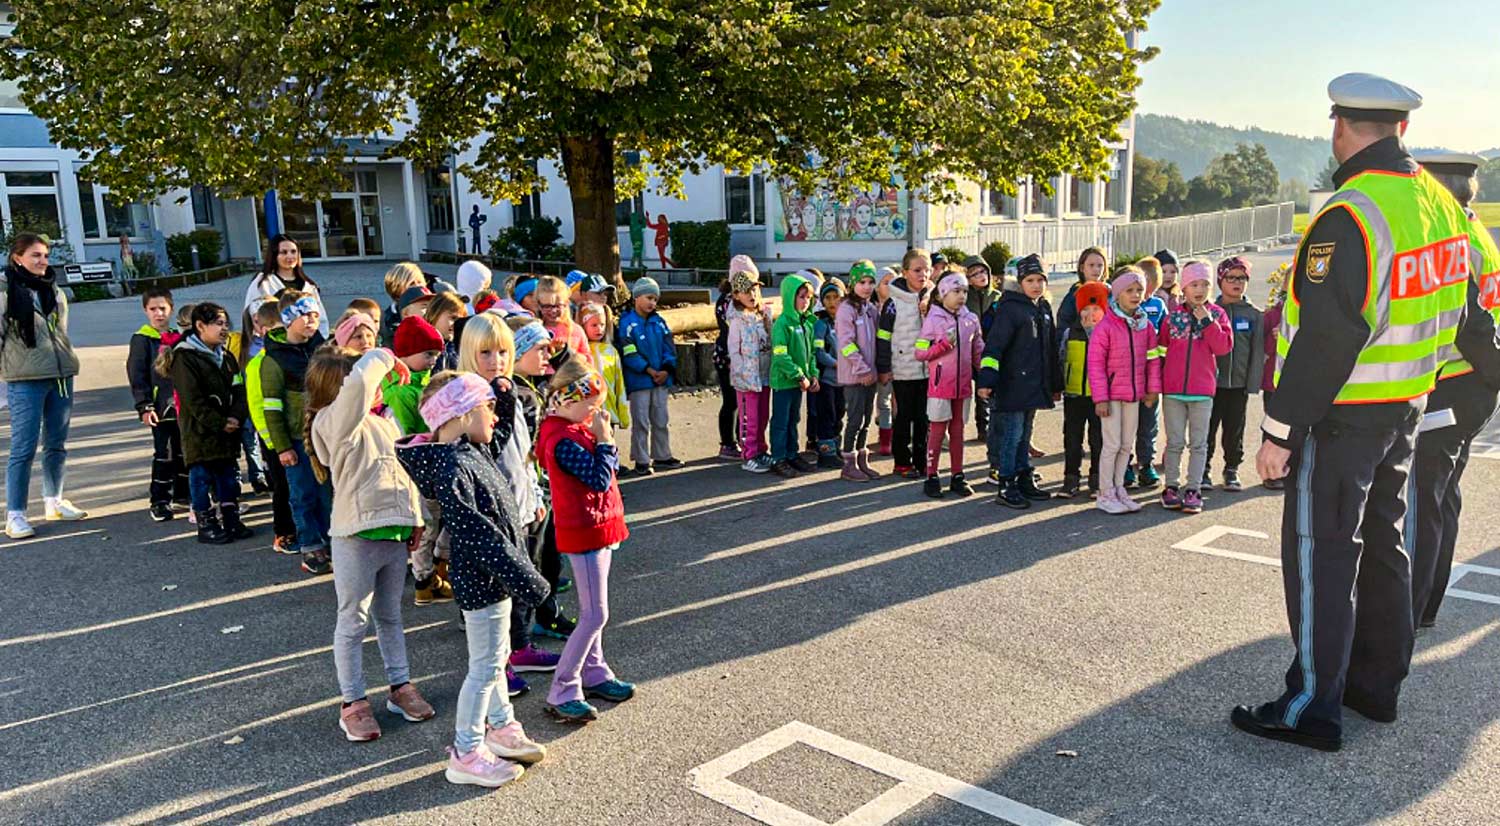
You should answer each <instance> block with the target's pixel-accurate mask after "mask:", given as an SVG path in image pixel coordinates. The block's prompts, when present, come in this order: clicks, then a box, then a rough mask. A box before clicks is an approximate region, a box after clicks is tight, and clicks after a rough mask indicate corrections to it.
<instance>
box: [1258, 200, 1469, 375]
mask: <svg viewBox="0 0 1500 826" xmlns="http://www.w3.org/2000/svg"><path fill="white" fill-rule="evenodd" d="M1337 208H1343V209H1347V210H1348V212H1349V214H1350V215H1351V216H1352V217H1353V218H1354V221H1355V223H1356V224H1357V225H1358V226H1359V229H1360V232H1361V233H1363V235H1364V239H1365V253H1366V256H1367V259H1368V260H1369V262H1370V268H1369V272H1368V273H1367V274H1366V279H1367V282H1368V283H1367V286H1366V300H1365V306H1364V308H1363V310H1362V315H1363V317H1364V320H1365V323H1366V324H1368V325H1369V327H1370V337H1369V339H1367V340H1366V341H1365V346H1364V348H1363V349H1361V350H1360V352H1359V357H1358V358H1357V359H1356V361H1355V364H1354V369H1353V370H1352V371H1351V372H1350V374H1349V378H1348V380H1347V381H1346V382H1345V383H1344V386H1343V387H1342V388H1340V389H1339V392H1338V395H1337V396H1336V397H1335V398H1334V404H1368V403H1380V402H1396V401H1407V400H1409V399H1414V398H1417V397H1419V396H1423V395H1425V394H1426V393H1428V392H1429V391H1430V390H1432V387H1433V385H1434V383H1435V382H1436V379H1437V372H1438V367H1439V366H1441V365H1442V364H1444V363H1445V362H1447V361H1449V360H1450V359H1451V358H1453V357H1455V355H1456V354H1457V349H1456V348H1455V347H1454V339H1455V337H1456V336H1457V334H1458V325H1459V322H1460V321H1461V320H1462V319H1463V313H1464V304H1465V301H1466V298H1467V291H1468V281H1469V244H1470V242H1469V226H1468V224H1469V221H1468V216H1467V215H1466V214H1465V213H1464V212H1463V210H1462V208H1461V207H1459V205H1458V202H1457V201H1456V200H1454V198H1453V196H1452V195H1451V194H1449V192H1448V191H1447V190H1446V189H1444V188H1443V187H1442V185H1441V184H1439V183H1438V182H1437V181H1436V180H1435V179H1433V177H1432V176H1431V175H1429V174H1428V173H1427V172H1426V171H1425V170H1424V171H1421V172H1418V173H1417V174H1416V175H1404V174H1399V173H1390V172H1378V171H1376V172H1365V173H1361V174H1359V175H1356V176H1354V177H1353V178H1351V179H1349V180H1348V181H1347V182H1345V184H1344V186H1343V187H1341V188H1340V189H1339V191H1338V192H1336V193H1334V195H1333V197H1332V198H1330V199H1329V201H1328V204H1327V205H1326V206H1324V208H1323V209H1322V210H1321V211H1320V212H1319V213H1318V215H1317V219H1321V218H1322V217H1323V216H1324V215H1326V214H1327V213H1328V211H1329V210H1330V209H1337ZM1317 219H1314V220H1315V222H1316V220H1317ZM1311 237H1312V234H1311V232H1310V231H1309V233H1308V234H1307V236H1305V238H1304V240H1303V245H1306V243H1307V240H1306V239H1307V238H1311ZM1298 257H1299V258H1301V257H1302V250H1300V249H1299V250H1298ZM1304 266H1305V264H1304ZM1300 316H1301V304H1300V302H1299V301H1298V300H1297V295H1296V282H1295V279H1294V280H1293V281H1292V282H1291V286H1290V288H1289V289H1288V292H1287V300H1286V304H1285V310H1284V312H1283V315H1282V321H1281V334H1280V335H1279V336H1277V341H1276V382H1277V383H1278V384H1279V383H1280V381H1281V371H1282V368H1283V365H1284V363H1285V361H1286V357H1287V353H1289V352H1290V351H1291V347H1292V342H1293V341H1294V340H1295V338H1296V335H1297V329H1298V324H1299V322H1300ZM1306 357H1308V356H1304V358H1306Z"/></svg>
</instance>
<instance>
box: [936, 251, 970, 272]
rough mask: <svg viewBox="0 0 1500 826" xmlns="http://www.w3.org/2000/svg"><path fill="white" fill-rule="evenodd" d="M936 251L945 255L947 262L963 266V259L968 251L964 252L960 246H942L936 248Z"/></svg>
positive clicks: (966, 256)
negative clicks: (938, 248)
mask: <svg viewBox="0 0 1500 826" xmlns="http://www.w3.org/2000/svg"><path fill="white" fill-rule="evenodd" d="M938 252H940V253H942V254H943V255H944V256H946V257H947V259H948V263H949V264H952V265H954V266H955V267H961V266H963V263H964V259H965V258H968V257H969V253H967V252H964V250H963V249H962V248H960V247H943V248H942V249H940V250H938Z"/></svg>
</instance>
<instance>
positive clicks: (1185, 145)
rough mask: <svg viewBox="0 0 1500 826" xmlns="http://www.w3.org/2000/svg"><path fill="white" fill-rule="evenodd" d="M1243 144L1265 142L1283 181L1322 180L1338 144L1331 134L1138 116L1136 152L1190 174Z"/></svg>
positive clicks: (1193, 174)
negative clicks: (1314, 135)
mask: <svg viewBox="0 0 1500 826" xmlns="http://www.w3.org/2000/svg"><path fill="white" fill-rule="evenodd" d="M1237 143H1258V144H1261V145H1262V146H1264V147H1265V148H1266V152H1267V153H1269V154H1270V156H1271V162H1272V163H1274V164H1276V171H1277V172H1279V173H1280V174H1281V179H1282V180H1283V181H1285V180H1288V179H1290V178H1297V179H1299V180H1301V181H1302V182H1303V183H1306V184H1309V185H1311V184H1313V183H1315V182H1316V181H1317V180H1318V174H1319V173H1321V172H1322V171H1323V167H1324V165H1326V164H1327V163H1328V158H1329V157H1330V156H1331V155H1332V154H1333V145H1332V144H1331V143H1330V142H1329V141H1328V139H1327V138H1304V137H1300V136H1298V135H1286V134H1283V133H1281V132H1267V131H1266V130H1264V129H1255V128H1251V129H1237V128H1235V127H1232V126H1220V125H1219V124H1217V123H1209V122H1208V121H1202V120H1183V119H1182V118H1176V117H1172V116H1170V115H1150V114H1141V115H1137V116H1136V122H1135V150H1136V151H1137V152H1139V153H1140V154H1142V155H1146V156H1147V157H1150V158H1155V159H1157V160H1163V161H1175V162H1176V163H1177V166H1178V167H1179V168H1180V169H1181V170H1182V175H1183V177H1185V178H1191V177H1193V176H1195V175H1200V174H1202V173H1203V170H1205V169H1207V168H1208V162H1209V161H1211V160H1213V159H1214V158H1215V157H1217V156H1219V155H1223V154H1224V153H1226V152H1233V151H1234V147H1235V144H1237Z"/></svg>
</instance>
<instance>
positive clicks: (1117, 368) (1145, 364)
mask: <svg viewBox="0 0 1500 826" xmlns="http://www.w3.org/2000/svg"><path fill="white" fill-rule="evenodd" d="M1109 293H1110V300H1109V312H1107V313H1105V314H1104V320H1102V321H1100V322H1099V325H1098V326H1097V327H1095V328H1094V332H1093V334H1092V335H1091V336H1090V337H1089V358H1088V374H1089V387H1090V389H1091V390H1092V391H1093V396H1094V410H1095V412H1097V413H1098V414H1099V421H1100V424H1101V425H1103V427H1102V430H1103V431H1104V432H1103V434H1102V435H1103V437H1104V449H1103V450H1101V451H1099V488H1100V490H1099V501H1098V505H1097V507H1098V508H1099V510H1102V511H1104V512H1105V513H1109V514H1121V513H1133V512H1135V511H1138V510H1140V509H1141V506H1140V504H1139V503H1137V502H1136V501H1135V500H1133V499H1131V498H1130V494H1129V493H1128V492H1127V491H1126V490H1125V469H1126V468H1127V467H1128V466H1129V465H1130V452H1131V450H1133V449H1134V448H1135V433H1136V426H1137V424H1138V423H1139V418H1140V406H1139V404H1137V403H1138V402H1142V401H1144V402H1145V403H1146V404H1147V406H1154V405H1155V404H1156V397H1157V394H1159V393H1160V392H1161V359H1159V358H1153V357H1152V351H1153V350H1154V349H1155V348H1156V331H1155V329H1153V328H1152V326H1151V320H1150V319H1149V318H1147V317H1146V314H1145V313H1143V312H1141V301H1143V300H1144V299H1145V296H1146V275H1145V273H1143V272H1141V269H1140V267H1135V266H1130V267H1121V268H1120V269H1118V270H1116V271H1115V275H1114V278H1113V279H1111V280H1110V284H1109Z"/></svg>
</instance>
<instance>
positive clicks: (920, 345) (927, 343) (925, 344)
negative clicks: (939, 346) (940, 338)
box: [917, 338, 932, 350]
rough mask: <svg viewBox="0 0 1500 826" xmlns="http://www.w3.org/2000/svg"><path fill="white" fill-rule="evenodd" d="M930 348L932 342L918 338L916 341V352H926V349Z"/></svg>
mask: <svg viewBox="0 0 1500 826" xmlns="http://www.w3.org/2000/svg"><path fill="white" fill-rule="evenodd" d="M931 346H932V342H930V341H928V340H927V339H925V338H919V339H917V349H918V350H926V349H927V348H928V347H931Z"/></svg>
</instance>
